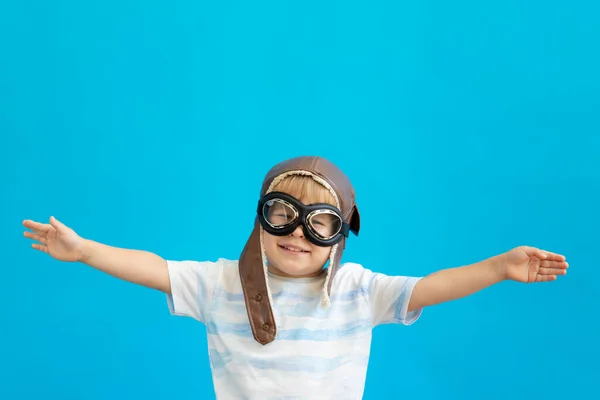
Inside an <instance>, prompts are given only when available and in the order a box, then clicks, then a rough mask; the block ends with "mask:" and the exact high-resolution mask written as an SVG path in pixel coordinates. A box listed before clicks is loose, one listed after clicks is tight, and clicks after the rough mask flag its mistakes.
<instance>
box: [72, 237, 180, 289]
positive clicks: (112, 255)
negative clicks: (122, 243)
mask: <svg viewBox="0 0 600 400" xmlns="http://www.w3.org/2000/svg"><path fill="white" fill-rule="evenodd" d="M83 247H84V248H83V255H82V259H81V262H83V263H84V264H87V265H89V266H91V267H93V268H95V269H98V270H100V271H102V272H105V273H107V274H109V275H112V276H114V277H116V278H119V279H123V280H125V281H128V282H132V283H136V284H138V285H142V286H146V287H149V288H153V289H157V290H160V291H162V292H165V293H169V292H170V290H171V287H170V282H169V274H168V270H167V263H166V261H165V260H164V259H163V258H161V257H160V256H158V255H156V254H154V253H151V252H148V251H143V250H130V249H123V248H118V247H112V246H107V245H105V244H102V243H98V242H94V241H92V240H85V244H84V246H83Z"/></svg>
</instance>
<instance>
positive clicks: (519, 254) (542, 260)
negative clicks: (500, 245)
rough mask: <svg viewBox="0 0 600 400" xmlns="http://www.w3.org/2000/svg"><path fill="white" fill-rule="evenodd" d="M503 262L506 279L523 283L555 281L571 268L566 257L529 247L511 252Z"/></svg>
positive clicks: (518, 248) (504, 257) (504, 255)
mask: <svg viewBox="0 0 600 400" xmlns="http://www.w3.org/2000/svg"><path fill="white" fill-rule="evenodd" d="M502 261H503V263H502V264H503V270H504V273H505V275H506V278H507V279H510V280H513V281H517V282H523V283H532V282H549V281H554V280H556V278H557V276H558V275H565V274H566V273H567V268H568V267H569V264H568V263H567V262H566V257H565V256H563V255H560V254H556V253H551V252H548V251H544V250H540V249H537V248H535V247H529V246H521V247H517V248H514V249H512V250H510V251H509V252H507V253H505V254H503V255H502Z"/></svg>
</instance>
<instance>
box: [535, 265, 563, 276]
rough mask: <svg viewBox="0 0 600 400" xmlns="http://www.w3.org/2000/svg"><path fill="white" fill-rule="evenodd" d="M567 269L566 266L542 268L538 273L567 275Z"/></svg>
mask: <svg viewBox="0 0 600 400" xmlns="http://www.w3.org/2000/svg"><path fill="white" fill-rule="evenodd" d="M566 274H567V270H566V269H564V268H544V267H542V268H540V269H539V271H538V275H566Z"/></svg>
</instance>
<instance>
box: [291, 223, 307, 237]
mask: <svg viewBox="0 0 600 400" xmlns="http://www.w3.org/2000/svg"><path fill="white" fill-rule="evenodd" d="M291 236H296V237H300V238H303V237H304V230H303V229H302V226H300V225H298V226H297V227H296V229H295V230H294V232H292V234H291Z"/></svg>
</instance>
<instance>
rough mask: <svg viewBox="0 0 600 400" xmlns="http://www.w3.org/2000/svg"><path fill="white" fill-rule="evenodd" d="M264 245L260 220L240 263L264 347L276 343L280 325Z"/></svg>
mask: <svg viewBox="0 0 600 400" xmlns="http://www.w3.org/2000/svg"><path fill="white" fill-rule="evenodd" d="M264 265H265V264H264V263H263V259H262V251H261V245H260V222H259V221H258V218H256V220H255V222H254V229H253V230H252V234H251V235H250V238H249V239H248V242H247V243H246V246H245V247H244V250H243V251H242V255H241V257H240V261H239V272H240V279H241V282H242V291H243V292H244V300H245V302H246V311H247V313H248V319H249V321H250V327H251V328H252V334H253V336H254V339H255V340H256V341H257V342H258V343H260V344H263V345H265V344H267V343H270V342H272V341H273V340H275V336H276V335H277V326H276V325H275V317H274V315H273V307H272V305H271V300H270V298H269V297H270V296H269V291H268V289H267V277H266V271H265V267H264Z"/></svg>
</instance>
